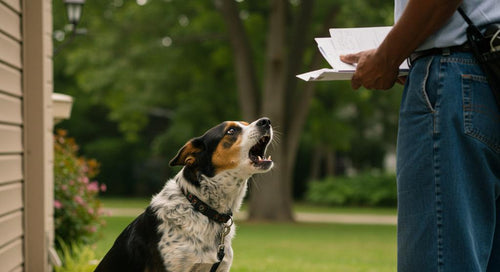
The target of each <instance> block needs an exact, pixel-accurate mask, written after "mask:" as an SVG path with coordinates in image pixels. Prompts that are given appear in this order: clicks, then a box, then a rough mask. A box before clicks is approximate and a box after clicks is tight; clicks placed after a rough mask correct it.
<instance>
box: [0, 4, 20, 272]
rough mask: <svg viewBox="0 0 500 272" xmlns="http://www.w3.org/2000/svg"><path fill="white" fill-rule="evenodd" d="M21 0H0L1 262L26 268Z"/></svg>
mask: <svg viewBox="0 0 500 272" xmlns="http://www.w3.org/2000/svg"><path fill="white" fill-rule="evenodd" d="M21 42H22V39H21V10H20V3H19V1H12V0H9V1H2V0H0V139H1V140H0V233H2V235H1V237H0V263H1V264H2V267H1V268H0V270H1V271H12V270H18V269H19V268H21V269H22V268H23V264H24V253H23V243H24V230H23V216H24V211H23V206H24V205H23V182H24V181H23V175H24V174H23V151H24V150H23V113H22V112H23V100H22V98H23V97H22V83H21V78H22V63H21V59H22V56H21V54H22V53H21V51H22V43H21Z"/></svg>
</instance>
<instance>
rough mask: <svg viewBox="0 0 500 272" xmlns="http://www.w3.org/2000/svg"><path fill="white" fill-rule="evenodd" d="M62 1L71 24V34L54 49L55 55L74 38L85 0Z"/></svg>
mask: <svg viewBox="0 0 500 272" xmlns="http://www.w3.org/2000/svg"><path fill="white" fill-rule="evenodd" d="M63 2H64V4H65V6H66V14H67V16H68V21H69V22H70V24H71V36H70V37H69V38H68V39H67V40H66V41H65V42H63V43H62V44H60V45H59V46H58V47H57V48H55V49H54V54H53V55H54V56H55V55H57V54H58V53H59V51H60V50H61V49H62V48H63V47H65V46H66V45H68V44H69V43H70V42H71V41H73V39H74V38H75V36H76V34H77V29H76V26H77V25H78V23H79V22H80V18H81V17H82V10H83V4H85V0H63Z"/></svg>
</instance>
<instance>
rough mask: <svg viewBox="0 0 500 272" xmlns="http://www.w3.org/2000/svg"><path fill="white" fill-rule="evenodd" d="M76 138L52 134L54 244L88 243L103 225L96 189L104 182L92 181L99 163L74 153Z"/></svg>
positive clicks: (62, 132) (100, 188)
mask: <svg viewBox="0 0 500 272" xmlns="http://www.w3.org/2000/svg"><path fill="white" fill-rule="evenodd" d="M77 151H78V146H77V145H76V143H75V140H74V139H72V138H67V137H66V131H64V130H58V131H57V132H56V134H55V136H54V224H55V232H56V237H57V239H56V245H57V246H58V248H60V247H61V244H60V242H59V241H62V242H65V243H71V244H74V243H77V244H80V243H84V244H87V243H90V242H92V240H93V239H94V238H95V237H96V233H97V231H98V229H99V227H101V226H102V225H103V224H104V221H103V220H102V219H100V217H101V215H102V211H101V202H100V201H99V200H98V199H97V196H98V194H99V192H104V191H106V185H105V184H99V183H98V182H97V181H93V180H92V178H94V177H95V176H96V175H97V172H98V168H99V164H98V163H97V161H96V160H86V159H84V158H82V157H78V155H77Z"/></svg>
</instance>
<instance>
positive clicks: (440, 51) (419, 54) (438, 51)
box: [408, 43, 472, 65]
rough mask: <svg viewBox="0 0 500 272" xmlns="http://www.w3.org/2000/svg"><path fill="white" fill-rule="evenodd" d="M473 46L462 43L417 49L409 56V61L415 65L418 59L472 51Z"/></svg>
mask: <svg viewBox="0 0 500 272" xmlns="http://www.w3.org/2000/svg"><path fill="white" fill-rule="evenodd" d="M471 49H472V48H471V47H470V45H469V43H464V44H462V45H456V46H450V47H443V48H431V49H426V50H422V51H416V52H414V53H412V54H411V55H410V57H408V61H409V62H410V65H413V64H414V63H415V61H416V60H418V59H420V58H423V57H427V56H431V55H445V56H446V55H449V54H450V53H452V52H470V51H471Z"/></svg>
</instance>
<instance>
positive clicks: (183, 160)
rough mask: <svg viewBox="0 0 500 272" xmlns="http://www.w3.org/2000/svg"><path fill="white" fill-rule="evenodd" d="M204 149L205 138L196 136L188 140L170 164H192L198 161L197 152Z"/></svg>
mask: <svg viewBox="0 0 500 272" xmlns="http://www.w3.org/2000/svg"><path fill="white" fill-rule="evenodd" d="M202 150H203V140H202V139H201V138H194V139H192V140H190V141H189V142H187V143H186V144H185V145H184V146H183V147H182V148H181V149H180V150H179V152H177V155H176V156H175V157H174V158H173V159H172V160H171V161H170V163H169V164H170V166H176V165H181V166H182V165H188V166H192V165H194V164H195V163H196V160H197V154H198V153H200V152H201V151H202Z"/></svg>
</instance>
